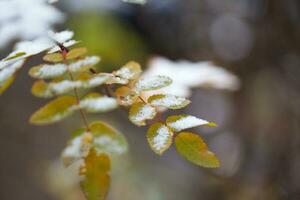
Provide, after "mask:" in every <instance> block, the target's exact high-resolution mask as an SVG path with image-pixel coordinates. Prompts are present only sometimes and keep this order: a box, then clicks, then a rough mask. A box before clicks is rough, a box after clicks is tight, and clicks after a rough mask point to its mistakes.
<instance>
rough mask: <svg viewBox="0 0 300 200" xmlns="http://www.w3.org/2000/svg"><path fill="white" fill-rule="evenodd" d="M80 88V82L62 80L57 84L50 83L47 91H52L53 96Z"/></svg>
mask: <svg viewBox="0 0 300 200" xmlns="http://www.w3.org/2000/svg"><path fill="white" fill-rule="evenodd" d="M81 86H82V82H81V81H70V80H63V81H60V82H57V83H50V84H49V89H50V90H51V91H53V92H54V93H55V94H62V93H65V92H68V91H70V90H72V89H73V88H78V87H81Z"/></svg>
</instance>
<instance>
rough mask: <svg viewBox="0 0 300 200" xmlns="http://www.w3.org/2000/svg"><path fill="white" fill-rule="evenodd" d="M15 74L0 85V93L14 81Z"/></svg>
mask: <svg viewBox="0 0 300 200" xmlns="http://www.w3.org/2000/svg"><path fill="white" fill-rule="evenodd" d="M15 79H16V77H15V76H11V77H9V78H8V79H7V80H6V81H5V82H4V83H2V85H0V95H1V94H2V93H3V92H4V91H5V90H6V89H7V88H8V87H9V86H10V85H11V84H12V83H13V82H14V80H15Z"/></svg>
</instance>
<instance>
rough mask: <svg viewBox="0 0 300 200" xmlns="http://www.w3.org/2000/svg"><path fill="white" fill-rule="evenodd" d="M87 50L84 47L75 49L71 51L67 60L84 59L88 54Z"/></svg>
mask: <svg viewBox="0 0 300 200" xmlns="http://www.w3.org/2000/svg"><path fill="white" fill-rule="evenodd" d="M86 52H87V49H86V48H84V47H80V48H75V49H71V50H70V51H69V52H68V53H67V56H66V59H68V60H73V59H76V58H79V57H82V56H84V55H85V54H86Z"/></svg>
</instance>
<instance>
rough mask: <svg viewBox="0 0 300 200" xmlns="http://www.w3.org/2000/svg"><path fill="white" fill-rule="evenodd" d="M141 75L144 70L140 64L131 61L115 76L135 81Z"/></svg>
mask: <svg viewBox="0 0 300 200" xmlns="http://www.w3.org/2000/svg"><path fill="white" fill-rule="evenodd" d="M141 73H142V69H141V66H140V64H138V63H137V62H134V61H130V62H129V63H127V64H126V65H125V66H123V67H122V68H121V69H119V70H117V71H115V72H114V73H113V74H114V75H116V76H118V77H121V78H124V79H129V80H135V79H137V78H138V77H139V76H140V74H141Z"/></svg>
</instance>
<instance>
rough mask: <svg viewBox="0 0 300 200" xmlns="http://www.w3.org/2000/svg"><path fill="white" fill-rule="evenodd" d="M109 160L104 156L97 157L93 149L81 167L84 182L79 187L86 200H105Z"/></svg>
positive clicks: (108, 181)
mask: <svg viewBox="0 0 300 200" xmlns="http://www.w3.org/2000/svg"><path fill="white" fill-rule="evenodd" d="M109 172H110V159H109V157H108V156H107V155H105V154H100V155H97V153H96V151H95V149H93V148H92V149H91V150H90V152H89V154H88V156H87V157H86V158H85V160H84V165H83V166H82V167H81V173H80V174H81V175H83V176H84V180H83V181H81V182H80V186H81V188H82V190H83V191H84V194H85V196H86V198H87V200H105V199H106V196H107V193H108V189H109V185H110V175H109Z"/></svg>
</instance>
